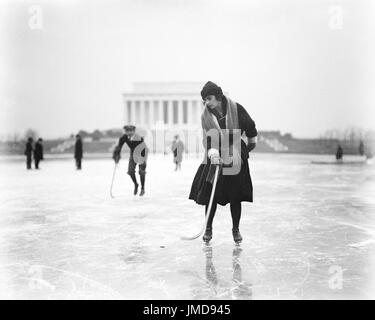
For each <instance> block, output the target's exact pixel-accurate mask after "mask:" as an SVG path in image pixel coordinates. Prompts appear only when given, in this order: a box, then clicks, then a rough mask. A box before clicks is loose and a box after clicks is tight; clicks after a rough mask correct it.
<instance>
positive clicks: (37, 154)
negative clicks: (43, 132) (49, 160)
mask: <svg viewBox="0 0 375 320" xmlns="http://www.w3.org/2000/svg"><path fill="white" fill-rule="evenodd" d="M42 142H43V139H42V138H39V139H38V141H37V142H36V143H35V149H34V164H35V169H37V170H38V169H39V162H40V161H41V160H44V154H43V144H42Z"/></svg>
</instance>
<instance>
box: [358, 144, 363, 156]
mask: <svg viewBox="0 0 375 320" xmlns="http://www.w3.org/2000/svg"><path fill="white" fill-rule="evenodd" d="M358 152H359V155H360V156H364V155H365V144H364V143H363V141H362V140H361V141H360V142H359V147H358Z"/></svg>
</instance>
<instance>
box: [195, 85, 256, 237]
mask: <svg viewBox="0 0 375 320" xmlns="http://www.w3.org/2000/svg"><path fill="white" fill-rule="evenodd" d="M201 96H202V99H203V102H204V105H205V109H204V111H203V114H202V118H201V119H202V129H203V144H204V147H205V158H204V160H203V162H202V164H201V165H200V166H199V168H198V170H197V173H196V174H195V177H194V181H193V183H192V186H191V191H190V195H189V199H192V200H194V201H195V202H196V203H198V204H201V205H205V206H206V210H205V213H206V214H210V218H209V219H208V222H207V228H206V231H205V234H204V236H203V240H204V241H206V242H208V241H210V240H211V238H212V222H213V218H214V215H215V212H216V207H217V204H220V205H223V206H225V205H227V204H228V203H230V211H231V215H232V223H233V228H232V235H233V240H234V241H235V242H236V243H237V242H241V241H242V236H241V234H240V231H239V224H240V219H241V202H242V201H247V202H253V185H252V181H251V177H250V169H249V164H248V158H249V152H250V151H251V150H253V149H254V148H255V146H256V137H257V130H256V128H255V123H254V121H253V120H252V119H251V117H250V116H249V114H248V113H247V111H246V109H245V108H244V107H242V106H241V105H240V104H238V103H236V102H234V101H232V100H231V99H230V98H229V97H227V96H225V95H224V94H223V91H222V90H221V88H220V87H219V86H217V85H216V84H215V83H213V82H210V81H209V82H207V83H206V84H205V86H204V87H203V89H202V91H201ZM210 132H211V134H210ZM215 132H216V135H212V133H215ZM243 134H245V135H246V140H247V141H246V142H245V141H244V140H242V139H241V137H242V135H243ZM223 137H227V140H226V139H225V138H223ZM226 141H229V142H228V143H226ZM231 141H232V142H231ZM217 165H220V166H221V168H222V170H221V173H220V175H219V177H218V181H217V185H216V190H215V195H214V200H213V204H212V208H211V212H210V213H208V212H207V210H208V203H209V198H210V195H211V190H212V172H214V171H215V169H213V168H214V167H215V166H217ZM232 169H233V170H232Z"/></svg>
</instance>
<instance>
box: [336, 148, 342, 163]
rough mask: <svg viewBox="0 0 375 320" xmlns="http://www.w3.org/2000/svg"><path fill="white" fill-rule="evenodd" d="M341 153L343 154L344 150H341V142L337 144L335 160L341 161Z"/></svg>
mask: <svg viewBox="0 0 375 320" xmlns="http://www.w3.org/2000/svg"><path fill="white" fill-rule="evenodd" d="M343 155H344V151H343V149H342V147H341V144H339V145H338V146H337V151H336V160H337V162H342V161H343V159H342V157H343Z"/></svg>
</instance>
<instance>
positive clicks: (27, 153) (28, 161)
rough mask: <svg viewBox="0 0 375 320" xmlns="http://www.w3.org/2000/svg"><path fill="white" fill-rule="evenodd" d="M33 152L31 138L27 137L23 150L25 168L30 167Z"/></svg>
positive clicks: (28, 168)
mask: <svg viewBox="0 0 375 320" xmlns="http://www.w3.org/2000/svg"><path fill="white" fill-rule="evenodd" d="M33 152H34V148H33V138H32V137H29V138H28V139H27V142H26V146H25V152H24V155H25V156H26V168H27V170H30V169H31V162H32V157H33Z"/></svg>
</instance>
